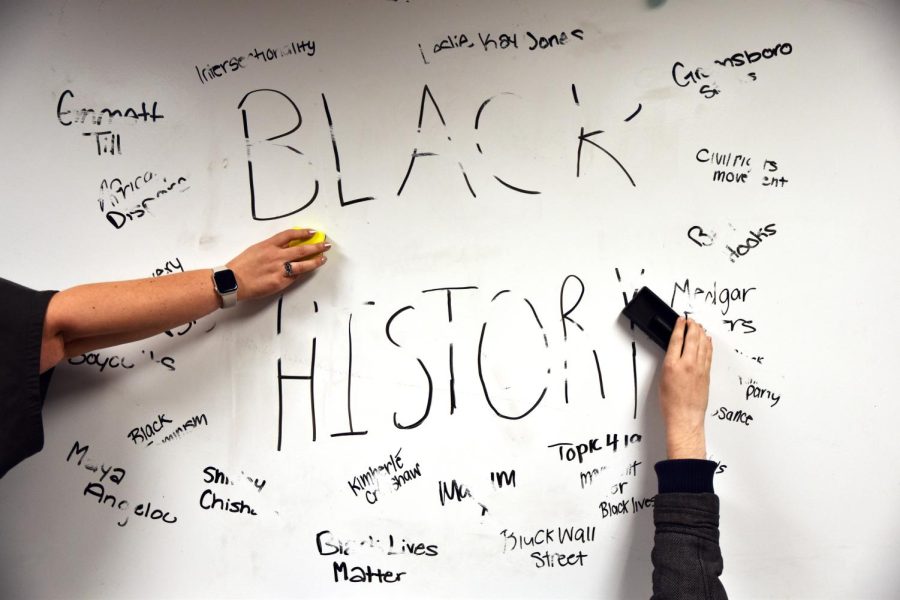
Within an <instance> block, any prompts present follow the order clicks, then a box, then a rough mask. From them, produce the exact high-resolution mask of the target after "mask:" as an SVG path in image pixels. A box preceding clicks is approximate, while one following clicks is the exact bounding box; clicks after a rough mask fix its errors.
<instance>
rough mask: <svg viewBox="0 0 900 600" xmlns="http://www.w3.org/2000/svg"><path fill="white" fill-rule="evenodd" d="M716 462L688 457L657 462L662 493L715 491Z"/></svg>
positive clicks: (657, 472) (657, 473)
mask: <svg viewBox="0 0 900 600" xmlns="http://www.w3.org/2000/svg"><path fill="white" fill-rule="evenodd" d="M715 472H716V463H714V462H713V461H711V460H698V459H695V458H686V459H681V460H663V461H660V462H658V463H656V478H657V480H658V483H659V493H660V494H671V493H689V494H702V493H714V491H713V474H714V473H715Z"/></svg>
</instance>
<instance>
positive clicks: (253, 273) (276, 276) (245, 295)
mask: <svg viewBox="0 0 900 600" xmlns="http://www.w3.org/2000/svg"><path fill="white" fill-rule="evenodd" d="M314 233H315V231H314V230H312V229H287V230H285V231H282V232H281V233H276V234H275V235H273V236H272V237H270V238H269V239H267V240H263V241H261V242H259V243H258V244H254V245H252V246H250V247H249V248H247V249H246V250H244V251H243V252H241V253H240V254H238V255H237V256H236V257H234V258H233V259H232V260H231V261H229V262H228V264H227V265H226V266H227V267H228V268H229V269H231V270H232V271H233V272H234V276H235V278H236V279H237V282H238V300H250V299H252V298H264V297H265V296H270V295H272V294H277V293H278V292H281V291H282V290H284V289H285V288H287V287H288V286H290V285H291V284H292V283H294V281H296V280H297V276H298V275H301V274H303V273H309V272H310V271H314V270H315V269H318V268H319V267H321V266H322V265H323V264H325V261H326V260H327V258H326V257H325V252H327V251H328V250H330V249H331V244H329V243H321V244H304V245H299V246H293V247H289V246H288V244H289V243H290V242H292V241H294V240H306V239H309V238H310V237H311V236H312V235H313V234H314ZM285 263H289V264H290V265H291V267H290V274H289V273H288V271H287V268H286V267H285Z"/></svg>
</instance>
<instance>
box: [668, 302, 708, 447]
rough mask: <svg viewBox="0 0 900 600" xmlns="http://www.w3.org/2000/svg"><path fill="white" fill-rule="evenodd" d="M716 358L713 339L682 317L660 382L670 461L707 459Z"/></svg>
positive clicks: (676, 326) (670, 343) (673, 337)
mask: <svg viewBox="0 0 900 600" xmlns="http://www.w3.org/2000/svg"><path fill="white" fill-rule="evenodd" d="M685 325H687V334H685ZM712 354H713V348H712V339H711V338H710V337H709V336H708V335H707V334H706V331H705V330H704V329H703V327H701V326H700V324H699V323H697V322H696V321H694V320H692V319H685V318H684V317H679V318H678V321H677V322H676V323H675V329H674V331H673V332H672V337H671V339H670V340H669V348H668V350H667V351H666V358H665V360H664V361H663V372H662V378H661V379H660V381H659V403H660V408H661V410H662V415H663V421H664V422H665V425H666V450H667V453H668V457H669V458H670V459H678V458H699V459H705V458H706V433H705V428H704V421H705V418H706V407H707V404H708V403H709V370H710V367H711V366H712Z"/></svg>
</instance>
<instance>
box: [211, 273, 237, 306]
mask: <svg viewBox="0 0 900 600" xmlns="http://www.w3.org/2000/svg"><path fill="white" fill-rule="evenodd" d="M212 280H213V286H215V288H216V293H217V294H219V299H220V301H221V304H222V308H231V307H232V306H234V305H235V304H237V292H238V284H237V278H236V277H235V276H234V272H233V271H232V270H231V269H229V268H228V267H216V268H215V269H213V275H212Z"/></svg>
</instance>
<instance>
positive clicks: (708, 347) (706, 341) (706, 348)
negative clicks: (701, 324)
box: [697, 331, 712, 371]
mask: <svg viewBox="0 0 900 600" xmlns="http://www.w3.org/2000/svg"><path fill="white" fill-rule="evenodd" d="M711 353H712V339H711V338H710V337H709V335H707V333H706V332H705V331H704V332H703V333H701V334H700V345H699V347H698V348H697V364H699V365H700V367H701V368H703V369H704V370H706V371H708V370H709V365H710V364H711V363H710V358H709V355H710V354H711Z"/></svg>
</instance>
